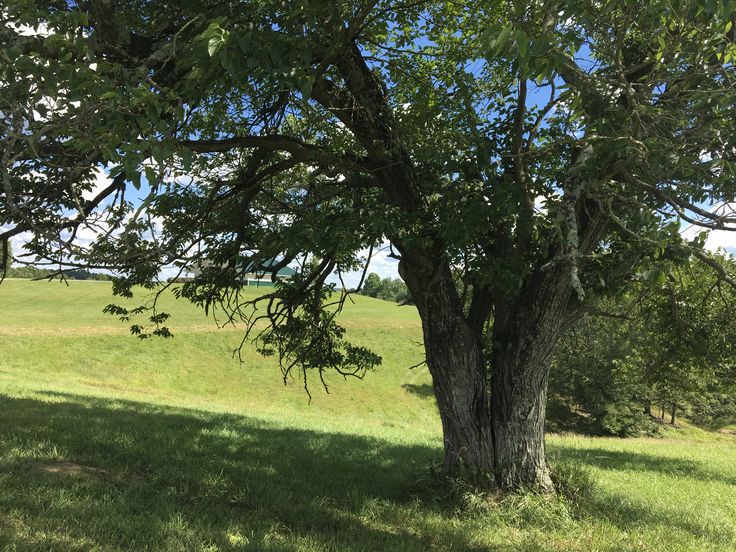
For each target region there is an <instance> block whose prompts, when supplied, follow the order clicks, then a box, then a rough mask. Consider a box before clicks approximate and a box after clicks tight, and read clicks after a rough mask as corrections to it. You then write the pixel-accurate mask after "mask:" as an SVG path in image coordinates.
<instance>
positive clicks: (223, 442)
mask: <svg viewBox="0 0 736 552" xmlns="http://www.w3.org/2000/svg"><path fill="white" fill-rule="evenodd" d="M110 301H111V298H110V297H109V284H107V283H100V282H73V283H72V285H71V286H70V287H68V288H67V287H65V286H60V285H58V284H48V283H44V282H38V283H32V282H21V281H9V282H5V283H4V284H2V285H0V488H1V489H2V492H0V549H8V550H13V549H18V550H145V549H148V550H334V551H353V550H354V551H358V550H377V551H378V550H437V551H445V550H560V551H567V550H578V551H593V550H610V551H618V550H631V551H634V550H651V551H682V552H685V551H690V550H722V551H732V550H735V549H736V438H735V437H733V436H730V435H718V434H713V433H708V432H704V431H702V430H699V429H697V428H693V427H690V426H686V427H683V428H680V429H666V431H665V435H664V437H663V438H661V439H629V440H620V439H596V438H583V437H577V436H553V437H551V438H549V439H548V451H549V455H550V457H551V459H552V461H553V463H554V465H556V466H559V467H560V469H561V470H562V469H563V468H564V469H567V468H568V467H570V466H575V467H576V469H577V468H582V469H583V470H584V471H588V472H590V474H591V475H592V477H593V479H594V481H595V485H594V488H593V491H592V493H591V494H590V495H586V496H584V497H582V498H581V500H580V501H579V503H575V502H570V501H568V500H566V499H563V498H549V497H540V496H535V495H532V494H523V495H520V496H514V497H505V498H504V497H498V498H497V499H494V500H490V501H489V500H487V499H486V498H485V497H482V496H476V495H473V494H472V493H469V494H468V495H467V496H465V497H464V499H463V500H461V501H460V502H458V501H457V500H455V499H456V498H457V497H455V499H454V500H449V499H448V493H449V491H448V489H445V488H442V487H440V486H438V483H437V481H435V480H434V479H433V478H432V477H431V471H430V468H431V467H432V466H433V465H436V463H437V462H438V461H439V460H440V459H441V450H442V442H441V433H440V426H439V421H438V419H437V415H436V408H435V406H434V402H433V399H432V397H431V393H430V387H429V383H430V381H429V378H428V374H427V372H426V369H425V368H423V367H421V368H414V369H409V367H410V366H412V365H415V364H417V363H418V362H419V361H420V360H421V347H420V345H419V340H420V335H421V328H420V326H419V322H418V319H417V317H416V314H415V312H414V311H413V310H412V309H411V308H410V307H397V306H396V305H394V304H392V303H385V302H382V301H378V300H373V299H368V298H357V300H356V304H355V305H349V306H348V307H347V308H346V312H345V314H344V317H343V318H344V321H345V324H346V326H347V327H348V328H349V333H350V335H351V336H352V338H354V339H355V340H357V341H359V342H361V343H362V344H365V345H369V346H371V347H372V348H374V349H375V350H376V351H377V352H378V353H379V354H381V355H382V356H383V357H384V364H383V365H382V366H381V367H380V368H379V369H377V370H376V371H374V372H371V373H369V374H368V375H367V376H366V378H365V380H364V381H354V380H349V381H343V380H342V378H337V377H332V378H330V379H329V380H328V383H329V385H330V394H326V393H324V392H323V391H321V390H320V389H319V388H318V386H317V384H316V383H315V384H314V388H313V393H312V394H313V396H314V399H313V401H312V403H311V404H310V403H309V402H308V400H307V396H306V394H305V393H304V391H303V389H302V382H300V381H296V380H295V381H289V382H288V383H287V385H284V383H283V382H282V381H281V379H280V373H279V371H278V367H277V366H276V364H275V362H274V361H273V360H272V359H263V358H261V357H259V356H258V355H256V354H255V353H254V352H253V351H252V349H246V351H245V354H244V360H245V363H244V364H243V365H241V364H240V363H239V362H238V361H237V360H236V359H234V358H232V355H231V353H232V350H233V349H234V348H235V347H236V346H237V344H238V342H239V339H240V333H239V330H237V329H228V330H217V329H216V328H214V326H213V325H212V324H211V321H208V320H207V319H206V318H205V317H204V316H203V314H202V313H201V312H199V311H197V310H196V309H194V308H193V307H191V306H190V305H187V304H185V303H177V302H174V301H173V300H172V299H171V298H166V301H170V304H169V307H170V308H169V310H170V311H171V312H172V314H173V315H174V318H173V322H172V328H173V330H174V332H175V334H176V337H175V338H174V339H171V340H154V339H151V340H146V341H140V340H137V339H135V338H133V337H131V336H130V335H129V334H128V331H127V328H126V326H125V325H124V324H121V323H118V322H117V321H116V320H115V319H112V318H109V317H107V316H105V315H103V314H101V312H100V311H101V308H102V307H103V306H104V305H105V304H107V303H109V302H110ZM101 328H102V330H101ZM461 504H462V507H461V506H460V505H461Z"/></svg>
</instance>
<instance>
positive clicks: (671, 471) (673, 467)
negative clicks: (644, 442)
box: [562, 445, 736, 485]
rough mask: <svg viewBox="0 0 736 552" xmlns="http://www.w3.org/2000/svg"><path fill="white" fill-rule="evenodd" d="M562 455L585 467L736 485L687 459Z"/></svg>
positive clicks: (735, 479)
mask: <svg viewBox="0 0 736 552" xmlns="http://www.w3.org/2000/svg"><path fill="white" fill-rule="evenodd" d="M683 446H687V445H683ZM562 454H564V457H565V461H566V462H573V463H576V464H578V465H586V464H587V465H589V466H595V467H598V468H600V469H604V470H618V471H631V472H640V473H641V472H657V473H660V474H663V475H669V476H672V477H689V478H692V479H698V480H700V481H719V482H721V483H725V484H727V485H736V476H728V475H725V474H724V473H719V472H715V471H711V470H708V469H707V467H706V466H705V465H704V464H702V463H701V462H695V461H693V460H688V459H687V458H672V457H669V456H658V455H656V454H644V453H637V452H631V451H612V450H603V449H598V448H570V449H564V451H563V452H562Z"/></svg>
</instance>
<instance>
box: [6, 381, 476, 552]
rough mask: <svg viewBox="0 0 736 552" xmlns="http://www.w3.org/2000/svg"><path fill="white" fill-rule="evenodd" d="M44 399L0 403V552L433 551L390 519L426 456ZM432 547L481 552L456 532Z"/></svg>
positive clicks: (226, 419)
mask: <svg viewBox="0 0 736 552" xmlns="http://www.w3.org/2000/svg"><path fill="white" fill-rule="evenodd" d="M47 395H48V396H49V398H50V399H51V400H50V401H49V402H46V401H42V400H35V399H19V398H11V397H7V396H5V397H0V420H2V425H0V458H2V459H3V460H2V461H0V485H2V487H3V493H2V494H1V495H0V548H3V544H5V545H6V546H7V545H8V544H9V543H12V544H13V545H17V546H19V547H20V548H25V547H32V545H33V544H34V543H35V542H37V539H39V538H41V537H40V536H39V535H45V537H44V540H42V541H40V542H42V543H43V544H42V546H41V548H43V549H59V550H73V549H77V548H78V549H90V548H98V547H99V548H107V547H110V546H113V547H120V548H123V549H143V548H148V549H155V550H165V549H171V550H181V549H201V548H205V547H206V546H210V545H211V546H214V547H215V548H217V549H254V550H262V549H266V550H301V549H305V548H307V549H309V548H315V549H319V550H344V551H352V550H426V549H427V548H429V543H430V541H429V539H430V538H433V539H436V538H437V537H438V533H437V532H436V533H435V534H434V535H432V536H431V537H430V536H425V535H422V534H421V531H419V530H418V529H416V528H412V527H410V526H407V525H406V524H402V523H401V522H400V521H399V520H398V519H393V518H395V517H397V516H398V517H401V516H402V515H403V516H405V515H406V513H405V512H404V513H403V514H402V513H401V509H402V508H403V507H404V506H405V505H410V504H411V503H412V501H413V502H416V500H417V498H416V497H417V496H418V494H421V492H422V488H423V485H422V483H421V482H418V481H417V476H418V475H421V474H423V473H427V466H428V465H430V464H431V463H433V462H436V461H437V460H438V459H439V453H440V451H439V450H437V449H434V448H432V447H428V446H396V445H392V444H390V443H388V442H387V441H384V440H381V439H378V438H370V437H360V436H354V435H348V434H341V433H328V432H320V431H310V430H301V429H292V428H285V427H280V426H278V425H277V424H274V423H269V422H265V421H263V420H260V419H256V418H249V417H244V416H235V415H227V414H212V413H207V412H198V411H190V410H184V409H175V408H166V407H159V406H153V405H148V404H144V403H136V402H130V401H122V400H106V399H97V398H89V397H80V396H75V395H65V394H56V393H47ZM58 401H61V402H58ZM13 451H15V452H13ZM57 461H58V464H54V462H57ZM49 466H52V469H49ZM54 466H57V467H58V466H63V467H64V469H56V468H54ZM69 466H72V467H73V468H69ZM90 474H92V475H90ZM421 508H422V511H423V512H424V513H425V514H428V513H430V512H431V511H433V510H434V511H435V512H436V511H440V510H441V506H440V505H439V504H432V503H430V502H426V503H422V507H421ZM10 512H13V513H14V515H12V516H10V515H9V513H10ZM13 520H14V521H13ZM17 520H25V521H23V522H22V524H21V526H20V527H16V526H15V525H17V523H18V521H17ZM439 533H440V535H441V539H442V540H443V542H444V543H445V544H446V545H447V547H451V548H452V549H462V550H474V549H478V548H477V546H476V545H475V544H473V543H471V542H469V541H468V537H467V535H464V534H463V532H462V530H461V529H459V528H453V527H451V526H449V525H448V526H447V527H445V528H441V529H440V530H439ZM3 535H4V536H3ZM59 535H67V536H68V537H69V538H68V539H67V540H63V539H62V540H60V541H58V542H56V541H53V539H52V540H49V539H50V538H51V537H53V538H57V539H58V538H60V537H59Z"/></svg>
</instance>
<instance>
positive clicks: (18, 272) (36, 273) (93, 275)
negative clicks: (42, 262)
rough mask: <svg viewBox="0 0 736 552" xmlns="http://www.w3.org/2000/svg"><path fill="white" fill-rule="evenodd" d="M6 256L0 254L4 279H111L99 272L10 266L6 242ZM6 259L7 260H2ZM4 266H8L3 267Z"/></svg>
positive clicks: (0, 264) (0, 270)
mask: <svg viewBox="0 0 736 552" xmlns="http://www.w3.org/2000/svg"><path fill="white" fill-rule="evenodd" d="M6 247H7V254H6V255H2V254H1V253H0V275H3V273H4V276H5V278H25V279H29V280H30V279H36V280H39V279H43V278H50V277H52V276H53V277H56V278H59V277H60V276H61V275H63V276H64V278H67V279H69V280H111V279H112V278H111V277H110V276H109V275H107V274H100V273H99V272H90V271H89V270H83V269H73V270H63V271H61V273H60V271H58V270H50V269H44V268H37V267H35V266H15V267H14V266H12V262H11V261H12V255H13V252H12V250H11V247H10V242H7V245H6ZM4 259H7V260H4ZM5 264H7V265H8V266H7V267H5Z"/></svg>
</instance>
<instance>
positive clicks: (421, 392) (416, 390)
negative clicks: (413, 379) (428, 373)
mask: <svg viewBox="0 0 736 552" xmlns="http://www.w3.org/2000/svg"><path fill="white" fill-rule="evenodd" d="M401 387H403V388H404V389H405V390H406V391H407V393H411V394H412V395H416V396H417V397H421V398H422V399H428V398H434V389H432V385H431V384H429V383H422V384H420V385H416V384H413V383H405V384H403V385H402V386H401Z"/></svg>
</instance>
